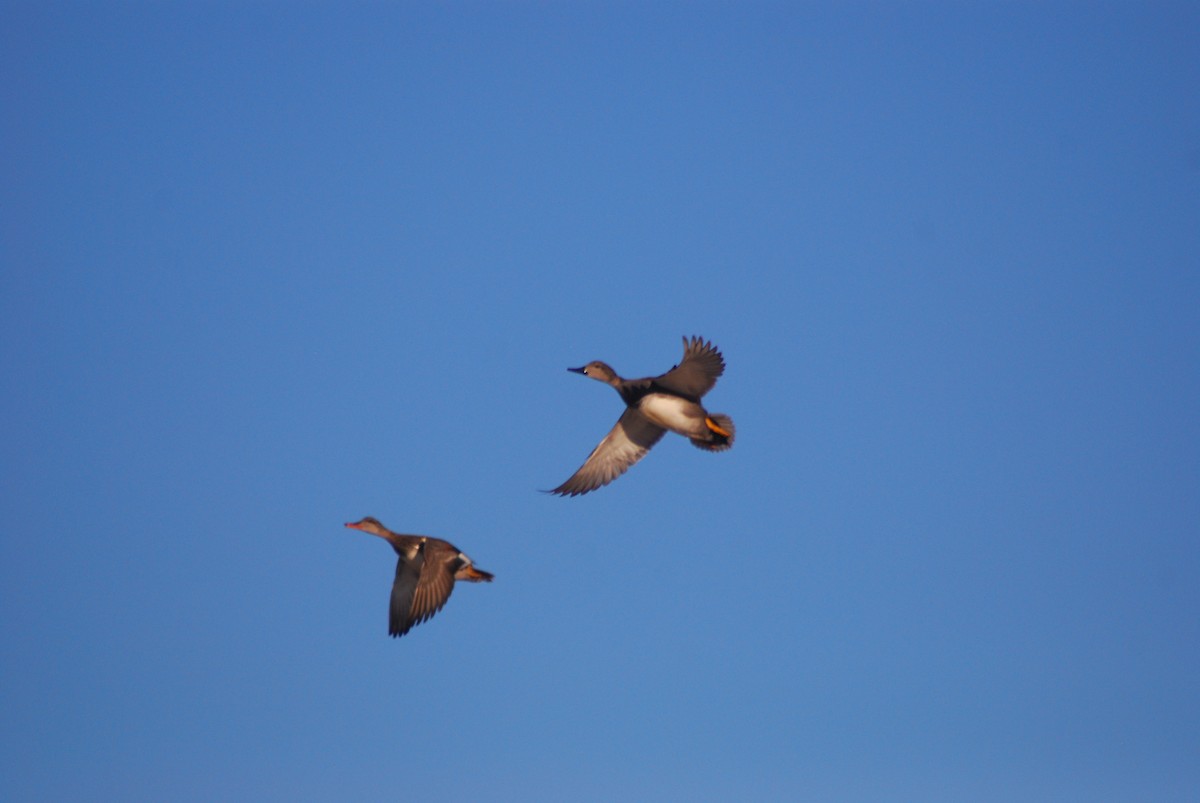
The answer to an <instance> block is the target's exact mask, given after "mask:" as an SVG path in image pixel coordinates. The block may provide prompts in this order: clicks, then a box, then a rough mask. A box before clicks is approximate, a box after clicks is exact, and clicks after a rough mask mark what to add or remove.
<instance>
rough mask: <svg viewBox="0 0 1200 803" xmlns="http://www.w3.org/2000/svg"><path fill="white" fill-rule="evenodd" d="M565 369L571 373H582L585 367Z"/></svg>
mask: <svg viewBox="0 0 1200 803" xmlns="http://www.w3.org/2000/svg"><path fill="white" fill-rule="evenodd" d="M567 370H568V371H570V372H571V373H573V374H582V373H583V372H584V371H586V370H587V367H586V366H584V367H583V368H568V369H567Z"/></svg>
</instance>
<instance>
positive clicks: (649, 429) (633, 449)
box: [550, 407, 666, 496]
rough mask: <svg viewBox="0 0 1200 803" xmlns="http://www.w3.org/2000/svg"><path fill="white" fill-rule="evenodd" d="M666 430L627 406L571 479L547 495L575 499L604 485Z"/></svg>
mask: <svg viewBox="0 0 1200 803" xmlns="http://www.w3.org/2000/svg"><path fill="white" fill-rule="evenodd" d="M665 433H666V430H665V429H663V428H662V427H660V426H658V425H657V424H652V423H651V422H650V419H648V418H646V417H645V416H644V415H642V414H641V413H639V412H638V411H637V409H635V408H633V407H629V408H627V409H626V410H625V412H624V413H623V414H622V415H621V417H620V418H618V419H617V424H616V426H614V427H613V428H612V431H611V432H609V433H608V434H607V435H605V436H604V440H602V441H600V445H599V446H597V447H596V448H595V449H593V450H592V453H591V454H590V455H588V459H587V460H586V461H585V462H584V464H583V465H582V466H580V468H579V470H578V471H576V472H575V473H574V474H572V475H571V478H570V479H569V480H567V481H566V482H564V483H563V484H562V485H560V486H558V487H557V488H555V489H554V490H553V491H551V492H550V493H552V494H559V495H561V496H578V495H579V494H585V493H587V492H588V491H594V490H596V489H597V488H599V487H601V486H604V485H608V484H609V483H610V482H612V481H613V480H615V479H616V478H617V477H619V476H621V475H622V474H624V473H625V471H626V469H628V468H629V467H630V466H632V465H633V464H634V463H636V462H637V461H639V460H641V459H642V456H643V455H645V454H646V452H648V451H650V447H651V446H653V445H654V444H656V443H658V439H659V438H661V437H662V436H663V435H664V434H665Z"/></svg>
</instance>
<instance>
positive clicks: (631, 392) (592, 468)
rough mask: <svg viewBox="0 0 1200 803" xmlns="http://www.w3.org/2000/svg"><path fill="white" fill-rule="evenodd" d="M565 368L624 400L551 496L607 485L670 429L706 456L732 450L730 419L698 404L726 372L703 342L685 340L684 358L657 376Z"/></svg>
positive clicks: (602, 366) (599, 366) (596, 365)
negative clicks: (603, 432) (599, 437)
mask: <svg viewBox="0 0 1200 803" xmlns="http://www.w3.org/2000/svg"><path fill="white" fill-rule="evenodd" d="M567 370H568V371H573V372H575V373H577V374H583V375H584V376H587V377H590V378H592V379H595V380H596V381H598V382H603V383H605V384H606V385H611V386H612V387H613V388H614V389H615V390H616V391H617V393H619V394H620V395H621V400H622V401H624V402H625V412H624V413H622V414H621V417H620V418H619V419H617V423H616V426H614V427H613V428H612V431H611V432H609V433H608V435H606V436H605V437H604V440H602V441H600V444H599V445H598V446H597V447H596V448H595V449H593V450H592V453H591V454H590V455H588V459H587V460H586V461H584V464H583V465H582V466H581V467H580V468H579V470H578V471H576V472H575V473H574V474H573V475H571V478H570V479H568V480H567V481H566V482H564V483H563V484H562V485H560V486H558V487H557V488H555V489H554V490H552V491H550V493H553V494H558V495H560V496H579V495H580V494H585V493H588V492H589V491H594V490H596V489H597V488H600V487H603V486H605V485H608V484H609V483H610V482H612V481H613V480H615V479H616V478H617V477H619V476H621V475H622V474H624V473H625V472H626V471H627V470H628V469H629V467H630V466H632V465H633V464H634V463H636V462H637V461H639V460H641V459H642V458H643V457H645V455H646V452H648V451H650V447H652V446H654V444H656V443H658V441H659V439H660V438H662V436H663V435H665V434H666V433H667V432H668V431H670V432H675V433H678V434H679V435H682V436H684V437H685V438H687V439H688V440H690V441H691V442H692V445H693V446H696V447H697V448H700V449H704V450H705V451H709V452H721V451H724V450H726V449H728V448H729V447H731V446H733V438H734V428H733V420H732V419H731V418H730V417H729V416H727V415H725V414H723V413H710V412H708V411H707V410H705V409H704V406H703V405H702V404H700V399H701V398H702V397H703V396H704V394H705V393H708V391H710V390H712V387H713V385H715V384H716V383H717V378H718V377H719V376H721V374H723V373H724V372H725V359H724V358H723V357H722V356H721V352H720V351H718V350H717V348H716V347H715V346H714V345H713V344H712V343H710V342H708V341H705V340H704V339H702V338H699V337H691V338H687V337H685V338H684V339H683V359H682V360H680V362H679V365H676V366H675V367H674V368H672V369H671V370H670V371H667V372H666V373H665V374H663V375H661V376H655V377H646V378H644V379H622V378H621V377H620V376H619V375H618V374H617V372H616V371H614V370H613V369H612V368H610V367H609V366H608V365H607V364H606V363H602V362H600V361H599V360H597V361H595V362H589V363H588V364H587V365H585V366H583V367H582V368H568V369H567Z"/></svg>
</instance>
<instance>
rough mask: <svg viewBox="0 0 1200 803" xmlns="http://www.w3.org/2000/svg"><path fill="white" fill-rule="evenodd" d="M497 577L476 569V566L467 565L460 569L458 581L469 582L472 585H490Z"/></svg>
mask: <svg viewBox="0 0 1200 803" xmlns="http://www.w3.org/2000/svg"><path fill="white" fill-rule="evenodd" d="M495 576H496V575H494V574H492V573H491V572H485V571H484V570H483V569H476V568H475V567H474V566H471V565H469V564H468V565H466V566H464V567H463V568H461V569H459V571H458V576H457V577H456V578H455V579H457V580H468V581H470V582H472V583H490V582H492V578H493V577H495Z"/></svg>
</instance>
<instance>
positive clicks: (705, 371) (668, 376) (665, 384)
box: [654, 337, 725, 399]
mask: <svg viewBox="0 0 1200 803" xmlns="http://www.w3.org/2000/svg"><path fill="white" fill-rule="evenodd" d="M723 373H725V359H724V358H723V357H722V356H721V352H720V351H718V350H717V347H716V346H714V345H713V344H712V343H710V342H707V341H705V340H701V339H700V338H698V337H692V338H690V339H689V338H686V337H685V338H684V339H683V359H682V360H680V362H679V365H676V366H675V367H674V368H672V369H671V370H670V371H667V372H666V373H665V374H663V375H662V376H660V377H658V378H656V379H655V380H654V383H655V384H656V385H658V386H659V387H661V388H663V389H665V390H668V391H670V392H671V393H675V394H677V395H680V396H685V397H688V398H691V399H699V398H700V397H701V396H703V395H704V394H705V393H708V392H709V391H710V390H712V386H713V385H715V384H717V377H719V376H720V375H721V374H723Z"/></svg>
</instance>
